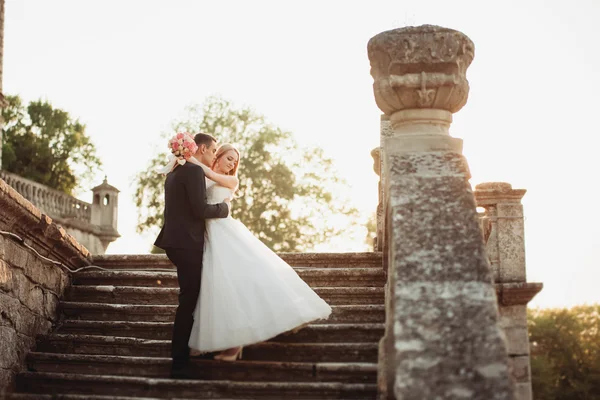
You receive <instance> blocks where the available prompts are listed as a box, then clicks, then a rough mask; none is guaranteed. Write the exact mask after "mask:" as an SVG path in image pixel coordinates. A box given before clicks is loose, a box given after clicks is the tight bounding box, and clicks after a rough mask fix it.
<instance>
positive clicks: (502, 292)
mask: <svg viewBox="0 0 600 400" xmlns="http://www.w3.org/2000/svg"><path fill="white" fill-rule="evenodd" d="M495 286H496V295H497V296H498V303H499V304H500V305H502V306H514V305H526V304H527V303H529V302H530V301H531V299H533V298H534V296H535V295H536V294H538V293H539V292H540V291H541V290H542V288H543V287H544V285H543V284H542V283H539V282H518V283H497V284H496V285H495Z"/></svg>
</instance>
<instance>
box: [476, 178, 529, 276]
mask: <svg viewBox="0 0 600 400" xmlns="http://www.w3.org/2000/svg"><path fill="white" fill-rule="evenodd" d="M525 192H526V191H525V190H524V189H513V188H512V186H511V185H510V184H509V183H506V182H486V183H482V184H479V185H477V186H476V188H475V192H474V195H475V199H476V201H477V206H479V207H483V208H485V210H486V211H485V217H486V218H487V219H488V220H489V222H490V225H491V229H490V236H489V238H488V243H487V251H488V255H489V257H490V262H491V264H492V268H493V270H494V281H495V282H496V283H507V282H525V281H526V280H527V279H526V274H525V232H524V229H525V225H524V219H523V206H522V204H521V199H522V198H523V196H524V195H525Z"/></svg>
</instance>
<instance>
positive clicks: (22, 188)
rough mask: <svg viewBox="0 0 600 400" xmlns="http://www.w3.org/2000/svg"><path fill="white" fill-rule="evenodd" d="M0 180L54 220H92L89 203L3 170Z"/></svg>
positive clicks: (0, 171) (0, 172)
mask: <svg viewBox="0 0 600 400" xmlns="http://www.w3.org/2000/svg"><path fill="white" fill-rule="evenodd" d="M0 179H3V180H4V181H5V182H6V183H8V184H9V185H10V186H12V187H13V188H14V189H15V190H16V191H17V192H19V193H20V194H21V195H22V196H23V197H25V198H26V199H27V200H29V201H30V202H32V203H33V204H35V205H36V207H38V208H39V209H40V210H42V211H43V212H44V213H46V214H47V215H50V216H52V217H54V218H76V219H79V220H81V221H91V220H92V205H91V204H90V203H86V202H85V201H81V200H79V199H76V198H75V197H72V196H69V195H68V194H65V193H63V192H61V191H58V190H54V189H51V188H49V187H47V186H45V185H42V184H41V183H37V182H34V181H32V180H29V179H26V178H23V177H21V176H19V175H16V174H13V173H10V172H7V171H4V170H0Z"/></svg>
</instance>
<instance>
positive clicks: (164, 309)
mask: <svg viewBox="0 0 600 400" xmlns="http://www.w3.org/2000/svg"><path fill="white" fill-rule="evenodd" d="M59 306H60V311H61V312H62V313H63V315H64V316H65V317H67V318H68V319H84V320H91V321H145V322H171V321H173V320H174V318H175V310H176V309H177V306H175V305H147V304H105V303H84V302H71V301H63V302H60V304H59ZM331 308H332V313H331V316H330V317H329V319H327V320H322V321H315V322H314V323H315V324H325V323H326V324H331V323H382V322H384V321H385V306H383V305H344V306H332V307H331Z"/></svg>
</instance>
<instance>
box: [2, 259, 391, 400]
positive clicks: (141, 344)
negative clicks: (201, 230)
mask: <svg viewBox="0 0 600 400" xmlns="http://www.w3.org/2000/svg"><path fill="white" fill-rule="evenodd" d="M282 258H284V259H285V260H286V261H287V262H288V263H289V264H290V265H292V266H294V268H295V269H296V271H297V272H298V274H299V275H300V276H301V277H302V279H304V280H305V281H306V282H307V283H308V284H309V285H311V286H312V287H313V288H314V289H315V291H316V292H317V293H319V295H320V296H321V297H323V298H324V299H325V300H326V301H327V302H328V303H329V304H330V305H331V306H332V308H333V313H332V316H331V317H330V319H329V320H327V321H319V322H318V323H315V324H312V325H309V326H307V327H305V328H304V329H302V330H300V331H298V332H297V333H287V334H283V335H280V336H278V337H276V338H274V339H272V340H270V341H268V342H264V343H259V344H256V345H253V346H249V347H247V348H245V349H244V359H243V360H241V361H236V362H223V361H214V360H197V361H195V362H196V363H198V364H199V365H201V366H202V367H203V368H202V376H198V379H197V380H174V379H169V378H168V377H169V370H170V358H168V357H169V350H170V337H171V329H172V321H173V318H174V313H175V308H176V302H177V291H178V289H177V288H176V286H177V281H176V274H175V272H174V270H173V266H172V265H171V264H170V263H169V261H168V260H167V259H166V257H164V256H154V255H144V256H123V255H121V256H99V257H95V259H94V263H95V265H98V266H100V267H103V268H106V269H108V271H99V270H88V271H82V272H79V273H77V274H75V276H74V277H73V286H72V287H71V288H70V290H69V292H68V295H67V297H66V299H65V301H63V302H61V304H60V310H61V314H62V315H61V322H60V324H59V325H58V326H57V327H56V329H55V330H54V331H53V332H52V333H51V334H50V335H47V336H45V337H42V338H39V340H38V346H37V348H36V351H35V352H32V353H30V354H29V357H28V360H27V364H28V371H27V372H23V373H21V374H20V375H19V376H18V379H17V387H18V393H15V394H12V395H11V397H10V398H13V399H65V400H67V399H141V398H144V399H159V398H160V399H164V398H185V399H208V398H211V399H215V398H219V399H222V398H227V399H234V398H235V399H238V398H245V399H248V398H260V399H284V398H286V399H374V398H376V395H377V387H376V378H377V350H378V341H379V339H380V338H381V337H382V335H383V330H384V325H383V323H384V319H385V310H384V292H383V285H384V279H385V278H384V274H383V271H382V267H381V253H350V254H347V253H346V254H319V253H313V254H311V253H305V254H283V255H282ZM152 269H155V270H156V269H168V270H171V271H152ZM120 270H127V271H120Z"/></svg>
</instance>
